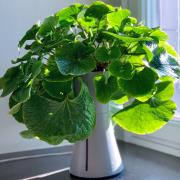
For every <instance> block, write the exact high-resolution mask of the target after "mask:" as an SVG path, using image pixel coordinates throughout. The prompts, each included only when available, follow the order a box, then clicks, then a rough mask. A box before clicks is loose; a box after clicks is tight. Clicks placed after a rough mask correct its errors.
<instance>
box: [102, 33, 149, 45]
mask: <svg viewBox="0 0 180 180" xmlns="http://www.w3.org/2000/svg"><path fill="white" fill-rule="evenodd" d="M102 33H103V35H107V37H111V38H115V39H119V40H121V41H123V42H125V43H132V42H139V41H152V39H151V38H149V37H137V38H135V37H131V36H127V35H125V34H115V33H111V32H108V31H103V32H102Z"/></svg>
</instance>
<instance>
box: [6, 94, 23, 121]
mask: <svg viewBox="0 0 180 180" xmlns="http://www.w3.org/2000/svg"><path fill="white" fill-rule="evenodd" d="M17 104H18V102H17V101H15V100H14V99H13V98H12V95H11V96H10V98H9V108H10V109H12V108H13V107H14V106H16V105H17ZM17 106H18V105H17ZM12 115H13V117H14V118H15V119H16V120H17V121H18V122H19V123H23V112H22V106H20V107H19V109H18V111H16V113H13V114H12Z"/></svg>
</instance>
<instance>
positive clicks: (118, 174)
mask: <svg viewBox="0 0 180 180" xmlns="http://www.w3.org/2000/svg"><path fill="white" fill-rule="evenodd" d="M123 175H124V168H122V170H121V171H120V172H119V173H117V174H114V175H111V176H106V177H99V178H84V177H79V176H75V175H73V174H71V173H70V176H71V177H72V178H74V179H85V180H86V179H99V180H100V179H112V178H115V177H122V176H123Z"/></svg>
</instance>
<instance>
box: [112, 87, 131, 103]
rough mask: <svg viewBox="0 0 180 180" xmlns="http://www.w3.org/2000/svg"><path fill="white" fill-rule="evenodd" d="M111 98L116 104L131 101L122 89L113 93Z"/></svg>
mask: <svg viewBox="0 0 180 180" xmlns="http://www.w3.org/2000/svg"><path fill="white" fill-rule="evenodd" d="M111 100H113V101H114V102H115V103H116V104H124V103H126V102H128V101H129V98H128V96H127V95H126V94H125V93H124V92H122V90H120V89H118V90H117V91H115V92H114V93H113V94H112V96H111Z"/></svg>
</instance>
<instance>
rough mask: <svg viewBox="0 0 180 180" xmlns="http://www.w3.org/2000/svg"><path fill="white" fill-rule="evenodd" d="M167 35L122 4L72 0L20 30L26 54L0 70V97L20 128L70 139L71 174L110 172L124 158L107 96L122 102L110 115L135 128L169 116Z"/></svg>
mask: <svg viewBox="0 0 180 180" xmlns="http://www.w3.org/2000/svg"><path fill="white" fill-rule="evenodd" d="M167 39H168V36H167V34H166V33H165V32H163V31H161V30H160V29H159V28H149V27H146V26H144V25H142V23H138V22H137V20H136V19H135V18H134V17H131V16H130V11H129V10H127V9H122V8H121V7H118V8H117V7H113V6H111V5H108V4H105V3H103V2H100V1H97V2H94V3H93V4H91V5H83V4H74V5H71V6H69V7H66V8H64V9H62V10H60V11H58V12H57V13H55V14H54V15H52V16H49V17H47V18H46V19H45V20H44V21H43V22H42V23H37V24H35V25H33V26H32V28H30V29H29V30H28V31H27V32H26V34H25V35H24V37H23V38H22V39H21V40H20V42H19V48H23V49H24V50H25V54H24V55H23V56H22V57H19V58H17V59H16V60H13V61H12V63H13V64H15V65H14V66H13V67H12V68H10V69H8V70H7V71H6V73H5V74H4V76H3V77H2V78H0V89H1V90H2V94H1V97H5V96H7V95H9V94H11V96H10V98H9V107H10V113H11V114H12V115H13V116H14V118H15V119H16V120H17V121H18V122H20V123H23V124H25V125H26V127H27V129H28V130H27V131H24V132H22V133H21V134H22V136H24V137H28V138H29V137H37V138H39V139H40V140H42V141H46V142H47V143H49V144H59V143H61V142H62V141H63V140H68V141H69V142H72V143H75V142H76V145H75V150H74V155H73V159H72V166H71V169H70V173H71V174H72V175H74V176H78V177H83V178H91V179H92V178H105V177H111V176H115V175H117V174H119V173H121V172H122V170H123V164H122V161H121V157H120V155H119V152H118V148H117V144H116V141H115V137H114V134H113V127H112V122H111V120H109V119H110V118H109V117H108V102H109V101H114V102H115V103H117V104H126V106H124V108H123V109H121V110H119V111H118V112H116V113H115V114H113V116H112V120H113V121H114V122H115V123H116V124H117V125H119V126H121V127H122V128H123V129H125V130H127V131H130V132H132V133H136V134H149V133H153V132H155V131H157V130H158V129H160V128H161V127H163V126H164V125H165V124H166V123H167V122H168V121H169V120H171V119H172V117H173V114H174V111H175V109H176V104H175V103H174V102H173V101H172V100H171V98H172V96H173V93H174V84H173V81H174V79H175V78H179V76H180V66H179V62H178V55H177V53H176V51H175V50H174V49H173V47H172V46H170V45H169V44H168V43H167ZM23 52H24V51H23ZM130 102H131V103H130Z"/></svg>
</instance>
